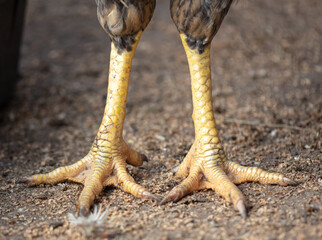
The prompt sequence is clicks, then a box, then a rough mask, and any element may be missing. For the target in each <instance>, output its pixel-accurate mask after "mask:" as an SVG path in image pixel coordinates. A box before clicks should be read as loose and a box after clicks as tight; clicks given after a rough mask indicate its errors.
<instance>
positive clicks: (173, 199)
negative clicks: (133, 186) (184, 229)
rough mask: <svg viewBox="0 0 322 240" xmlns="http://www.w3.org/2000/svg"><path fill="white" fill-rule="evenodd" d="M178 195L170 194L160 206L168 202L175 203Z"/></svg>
mask: <svg viewBox="0 0 322 240" xmlns="http://www.w3.org/2000/svg"><path fill="white" fill-rule="evenodd" d="M176 198H177V196H176V193H174V192H172V191H171V192H169V193H168V195H167V196H165V197H164V198H163V199H162V201H161V202H160V203H159V204H160V205H164V204H166V203H168V202H175V201H176V200H177V199H176Z"/></svg>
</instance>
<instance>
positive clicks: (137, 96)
mask: <svg viewBox="0 0 322 240" xmlns="http://www.w3.org/2000/svg"><path fill="white" fill-rule="evenodd" d="M13 3H14V4H16V5H12V4H13ZM6 4H7V5H6ZM10 4H11V5H10ZM20 4H21V5H20ZM24 4H25V2H24V1H6V0H2V1H0V6H1V8H0V13H1V14H0V19H1V21H3V19H9V17H8V14H9V12H7V11H3V10H4V8H2V7H3V6H6V8H9V5H10V7H11V9H14V10H12V11H11V12H14V14H13V15H12V18H11V20H12V22H14V24H13V25H12V24H11V25H10V26H11V27H8V26H9V22H6V23H8V24H7V25H5V24H3V23H4V22H2V23H1V24H0V26H1V28H0V30H1V33H0V34H1V37H0V39H1V40H2V41H3V42H1V45H2V46H1V56H0V57H1V69H0V71H1V75H0V76H1V84H2V85H1V96H0V99H1V101H3V99H4V98H5V97H6V96H10V92H11V91H10V88H12V86H13V85H15V91H14V92H12V93H13V94H12V95H11V98H10V99H9V101H8V102H7V103H6V105H4V106H3V107H2V109H1V112H0V183H1V184H0V186H1V188H0V202H1V205H0V215H1V216H3V217H1V218H0V232H1V233H0V238H1V237H5V238H10V237H11V238H12V239H14V238H17V237H18V238H19V237H22V236H23V237H25V238H32V237H38V238H48V237H52V238H57V239H64V238H66V239H71V238H77V236H78V235H73V234H72V232H71V231H66V230H69V228H70V226H69V224H68V223H67V220H66V217H65V216H66V213H67V212H70V211H72V210H73V208H74V206H75V202H76V199H77V194H78V193H79V192H80V189H81V186H79V185H76V184H65V185H57V186H41V187H36V188H25V186H24V185H22V184H16V180H17V179H18V178H19V177H20V176H28V175H31V174H35V173H39V172H48V171H50V170H53V169H55V168H56V167H59V166H62V165H66V164H71V163H73V162H75V161H77V160H78V159H80V158H81V157H83V156H84V155H85V154H86V153H87V152H88V151H89V149H90V146H91V143H92V141H93V139H94V137H95V135H96V133H97V130H98V127H99V124H100V121H101V118H102V115H103V109H104V105H105V98H106V89H107V77H108V62H109V49H110V42H109V39H108V36H107V35H106V34H105V33H104V31H103V30H102V29H101V27H100V25H99V24H98V21H97V17H96V5H95V1H85V0H55V1H50V0H47V1H43V0H30V1H28V4H27V5H26V9H25V17H24V18H23V14H22V13H23V11H22V9H23V5H24ZM321 5H322V4H321V1H320V0H307V1H301V0H284V1H278V0H271V1H256V0H243V1H238V3H237V4H234V5H233V6H232V8H231V10H230V12H229V13H228V15H227V17H226V19H225V20H224V23H223V24H222V27H221V29H220V30H219V33H218V34H217V36H216V37H215V39H214V41H213V45H212V71H213V74H212V75H213V96H214V103H213V104H214V108H215V117H216V120H217V124H218V128H219V132H220V136H221V139H222V140H223V145H224V147H225V150H226V153H227V156H228V158H229V159H231V160H234V161H236V162H239V163H241V164H243V165H249V166H251V165H252V166H260V167H262V168H265V169H267V170H270V171H279V172H282V173H284V174H286V175H287V176H288V177H290V178H293V179H296V180H300V181H302V184H301V185H299V186H298V187H296V188H292V187H287V188H283V187H280V186H262V185H259V184H254V183H252V184H242V185H240V188H241V189H242V191H243V192H244V193H245V195H246V196H247V198H248V200H249V202H250V206H251V211H250V216H251V217H250V218H249V219H248V220H247V221H248V223H247V225H245V224H241V220H240V219H239V217H238V215H237V214H236V213H234V212H233V211H232V209H231V207H230V206H225V204H224V201H222V200H221V198H219V197H218V196H216V195H215V194H214V193H213V192H211V191H204V192H199V193H196V194H193V195H191V196H188V197H187V198H185V199H184V200H183V202H179V203H178V204H177V205H174V206H172V207H169V206H165V207H163V208H161V207H151V203H149V202H143V201H141V200H137V199H134V198H132V196H129V195H127V194H124V193H122V192H121V191H119V190H115V189H113V190H112V188H109V189H107V190H105V192H104V193H103V194H102V198H101V199H100V202H101V203H103V204H104V206H108V207H109V208H110V212H111V214H110V216H109V217H110V221H109V225H108V226H106V227H109V228H111V229H114V230H115V229H116V230H115V231H116V232H117V234H118V235H117V236H118V237H120V238H125V239H127V238H128V239H142V238H147V239H149V237H150V239H151V238H153V239H166V237H168V239H171V238H172V239H180V238H184V237H186V238H187V237H191V238H196V239H199V238H200V239H202V238H204V239H212V238H213V236H216V237H218V238H229V237H231V238H235V237H239V238H242V237H243V236H245V237H253V238H256V236H260V238H262V239H269V238H275V239H279V238H280V239H283V237H285V238H292V237H294V238H300V237H301V236H302V237H303V238H304V239H308V238H310V237H312V236H313V237H316V236H319V235H318V234H319V231H318V229H319V227H320V226H321V225H320V224H321V222H320V221H319V219H320V217H319V211H320V210H321V190H320V189H321V188H320V187H321V181H322V180H321V171H320V167H321V153H320V150H321V137H320V135H321V106H322V97H321V96H322V95H321V82H322V81H321V76H322V61H321V44H322V36H321V35H322V15H321V12H322V6H321ZM6 14H7V15H6ZM18 15H19V16H21V17H18ZM16 17H18V19H20V20H17V18H16ZM23 19H25V21H24V24H23V23H22V20H23ZM12 26H14V27H12ZM22 26H24V31H23V38H22V44H21V48H20V52H21V54H20V65H19V75H18V76H19V77H18V78H19V81H18V82H17V83H16V84H14V83H15V79H17V78H16V77H15V73H16V71H15V69H16V66H18V65H17V64H16V59H17V58H16V56H17V49H18V48H15V47H13V49H14V50H12V51H11V50H10V51H9V50H8V49H9V48H10V49H11V48H12V45H13V46H18V45H19V44H18V43H19V35H20V34H19V32H20V30H21V27H22ZM9 33H10V34H9ZM8 36H11V37H12V36H15V41H14V42H13V41H8V39H10V38H9V37H8ZM13 43H14V44H13ZM4 44H8V48H7V45H5V46H4ZM4 52H6V54H7V55H5V54H4ZM9 62H10V64H9ZM4 83H5V85H3V84H4ZM191 114H192V103H191V89H190V76H189V69H188V65H187V61H186V56H185V53H184V50H183V48H182V44H181V42H180V39H179V35H178V33H177V30H176V28H175V26H174V24H173V23H172V21H171V19H170V13H169V1H166V0H158V1H157V7H156V10H155V14H154V16H153V19H152V21H151V23H150V24H149V26H148V28H147V29H146V31H145V32H144V34H143V37H142V39H141V41H140V43H139V47H138V49H137V52H136V54H135V57H134V61H133V67H132V72H131V80H130V89H129V97H128V104H127V118H126V122H125V129H124V136H125V139H126V140H127V141H128V142H129V144H130V145H131V146H132V147H133V148H134V149H137V150H138V151H139V152H142V153H144V154H146V155H147V156H148V157H149V159H150V161H149V162H148V163H144V165H143V166H142V167H141V168H132V167H129V170H130V172H131V174H132V176H133V177H134V178H135V179H136V180H137V181H138V182H139V183H140V184H142V185H144V186H146V187H147V188H148V189H151V190H152V192H154V193H157V194H164V193H165V192H166V191H168V190H169V189H170V188H172V187H173V186H174V185H175V182H174V179H173V176H172V175H171V172H170V170H171V169H172V168H173V167H174V166H176V165H178V164H179V162H180V160H182V159H183V157H184V156H185V154H186V153H187V151H188V150H189V148H190V146H191V144H192V143H193V139H194V130H193V123H192V120H191ZM57 206H59V207H57ZM186 208H188V209H186ZM175 212H177V215H176V213H175ZM178 214H179V215H178ZM180 214H181V215H180ZM44 216H45V217H44ZM153 216H154V217H153ZM178 216H180V217H178ZM187 219H188V220H187ZM232 226H234V227H232ZM283 234H284V235H283ZM285 234H286V235H285ZM320 234H321V232H320ZM162 237H164V238H162ZM248 239H251V238H248ZM257 239H258V238H257Z"/></svg>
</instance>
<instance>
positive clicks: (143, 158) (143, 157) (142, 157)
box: [140, 153, 149, 162]
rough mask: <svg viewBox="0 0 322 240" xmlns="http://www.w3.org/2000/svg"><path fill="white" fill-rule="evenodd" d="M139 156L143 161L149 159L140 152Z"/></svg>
mask: <svg viewBox="0 0 322 240" xmlns="http://www.w3.org/2000/svg"><path fill="white" fill-rule="evenodd" d="M140 156H141V159H142V161H143V162H148V161H149V159H148V157H147V156H146V155H144V154H142V153H140Z"/></svg>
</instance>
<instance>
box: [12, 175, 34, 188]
mask: <svg viewBox="0 0 322 240" xmlns="http://www.w3.org/2000/svg"><path fill="white" fill-rule="evenodd" d="M17 183H23V184H27V185H28V186H30V187H32V186H35V185H37V184H36V183H34V182H33V177H32V176H31V177H23V178H20V179H18V180H17Z"/></svg>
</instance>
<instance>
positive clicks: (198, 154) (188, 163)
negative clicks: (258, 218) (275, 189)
mask: <svg viewBox="0 0 322 240" xmlns="http://www.w3.org/2000/svg"><path fill="white" fill-rule="evenodd" d="M180 36H181V40H182V42H183V46H184V49H185V51H186V54H187V58H188V62H189V68H190V75H191V88H192V98H193V116H192V118H193V121H194V125H195V136H196V139H195V142H194V144H193V146H192V147H191V149H190V151H189V153H188V154H187V156H186V157H185V159H184V160H183V162H182V163H181V164H180V166H179V169H178V172H177V176H178V177H181V178H185V179H184V180H183V182H182V183H181V184H179V185H178V186H176V187H175V188H173V189H172V190H171V191H170V192H169V193H168V195H167V196H166V197H165V198H164V199H163V200H162V201H161V204H164V203H167V202H171V201H178V200H180V199H181V198H182V197H184V196H185V195H187V194H189V193H191V192H193V191H196V190H201V189H213V190H214V191H215V192H216V193H217V194H218V195H220V196H222V197H224V198H225V199H226V200H227V201H229V202H232V203H233V205H234V208H235V209H236V210H238V211H239V212H240V213H241V214H242V216H243V217H246V216H247V211H246V199H245V197H244V195H243V194H242V192H241V191H240V190H239V189H238V188H237V187H236V185H235V184H239V183H242V182H247V181H256V182H260V183H263V184H279V185H283V186H286V185H290V184H295V182H293V181H292V180H290V179H288V178H286V177H284V175H282V174H279V173H268V172H265V171H263V170H262V169H260V168H255V167H243V166H240V165H238V164H237V163H234V162H230V161H227V160H226V156H225V153H224V150H223V147H222V145H221V143H220V140H219V138H218V132H217V130H216V124H215V119H214V112H213V107H212V87H211V73H210V44H209V45H208V46H206V47H205V50H204V52H202V53H199V52H198V50H192V49H191V48H189V46H188V45H187V42H186V36H185V35H184V34H180Z"/></svg>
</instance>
